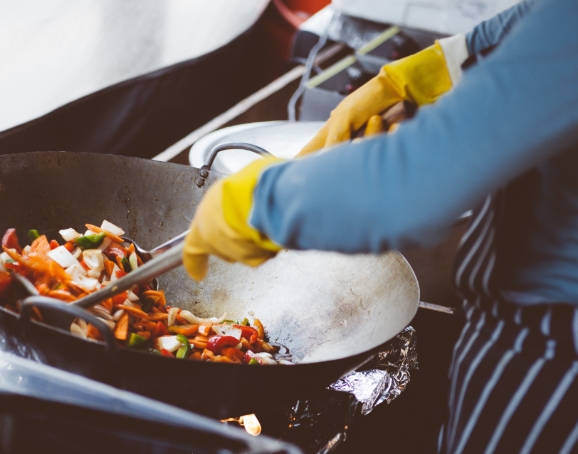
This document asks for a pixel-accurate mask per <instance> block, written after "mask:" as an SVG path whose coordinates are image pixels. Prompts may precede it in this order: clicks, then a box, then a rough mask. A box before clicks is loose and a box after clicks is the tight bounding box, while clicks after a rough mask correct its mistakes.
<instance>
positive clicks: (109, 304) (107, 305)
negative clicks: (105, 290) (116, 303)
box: [100, 298, 113, 312]
mask: <svg viewBox="0 0 578 454" xmlns="http://www.w3.org/2000/svg"><path fill="white" fill-rule="evenodd" d="M100 304H102V305H103V306H104V307H105V308H106V309H107V310H108V312H112V305H113V302H112V298H109V299H107V300H106V301H103V302H102V303H100Z"/></svg>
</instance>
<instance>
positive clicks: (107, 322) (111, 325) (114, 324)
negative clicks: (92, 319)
mask: <svg viewBox="0 0 578 454" xmlns="http://www.w3.org/2000/svg"><path fill="white" fill-rule="evenodd" d="M96 318H98V319H99V320H101V321H102V322H104V323H106V324H107V325H108V327H109V328H110V329H114V327H115V326H116V323H114V322H113V321H112V320H105V319H104V318H101V317H96Z"/></svg>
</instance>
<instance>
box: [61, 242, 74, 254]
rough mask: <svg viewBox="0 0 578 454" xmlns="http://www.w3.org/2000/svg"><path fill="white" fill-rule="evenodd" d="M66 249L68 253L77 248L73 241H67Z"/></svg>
mask: <svg viewBox="0 0 578 454" xmlns="http://www.w3.org/2000/svg"><path fill="white" fill-rule="evenodd" d="M64 247H65V248H66V250H67V251H68V252H72V251H74V249H75V248H76V244H74V243H73V242H72V241H67V242H66V243H64Z"/></svg>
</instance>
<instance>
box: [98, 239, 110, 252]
mask: <svg viewBox="0 0 578 454" xmlns="http://www.w3.org/2000/svg"><path fill="white" fill-rule="evenodd" d="M110 243H112V240H111V239H110V238H108V237H106V236H105V237H104V240H102V243H100V246H98V247H97V249H98V250H99V251H102V252H104V251H106V250H107V249H108V247H109V246H110Z"/></svg>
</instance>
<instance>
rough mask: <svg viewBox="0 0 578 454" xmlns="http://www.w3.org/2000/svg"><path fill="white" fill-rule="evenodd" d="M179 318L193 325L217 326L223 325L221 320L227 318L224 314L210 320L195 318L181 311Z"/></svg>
mask: <svg viewBox="0 0 578 454" xmlns="http://www.w3.org/2000/svg"><path fill="white" fill-rule="evenodd" d="M181 317H183V318H184V319H185V320H186V321H187V322H189V323H192V324H193V325H202V324H208V323H213V324H217V325H218V324H219V323H223V320H225V318H226V317H227V313H226V312H225V313H224V314H223V315H222V316H221V317H219V318H217V317H211V318H201V317H197V316H196V315H195V314H193V313H192V312H190V311H181Z"/></svg>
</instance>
